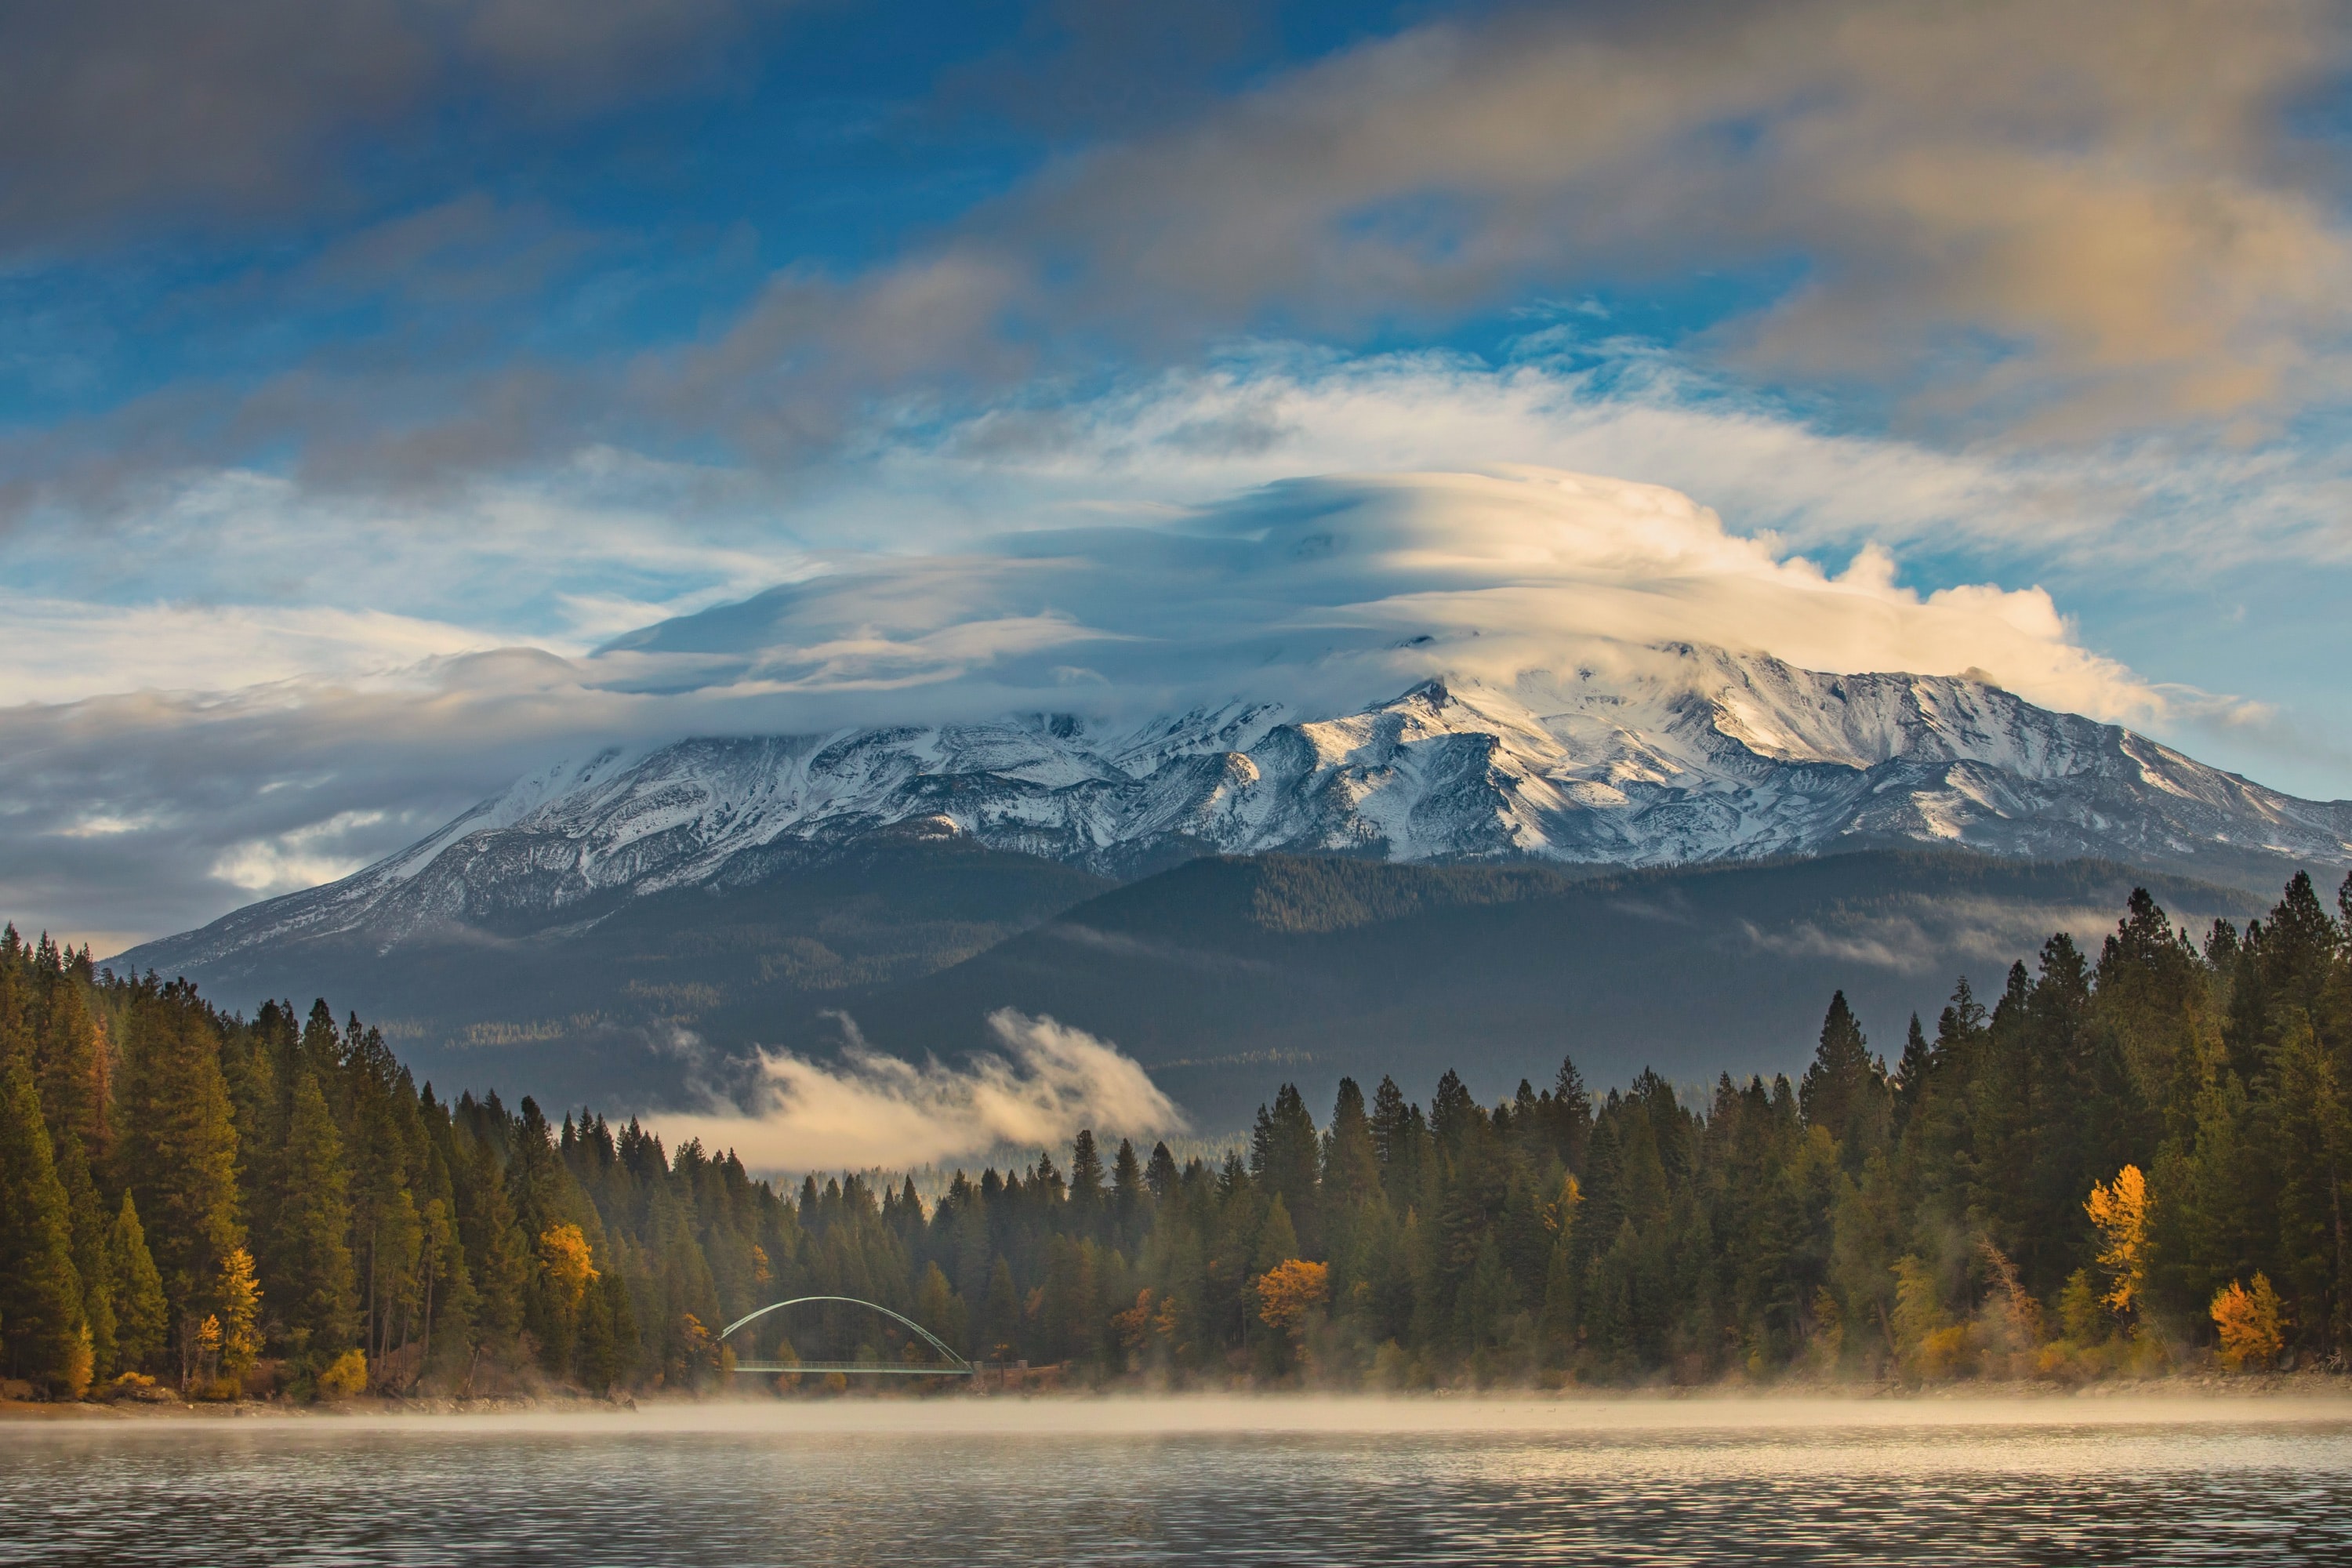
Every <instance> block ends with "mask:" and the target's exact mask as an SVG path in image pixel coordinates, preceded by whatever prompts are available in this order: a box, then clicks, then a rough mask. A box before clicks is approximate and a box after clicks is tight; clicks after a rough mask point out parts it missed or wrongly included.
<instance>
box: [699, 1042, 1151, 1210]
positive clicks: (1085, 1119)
mask: <svg viewBox="0 0 2352 1568" xmlns="http://www.w3.org/2000/svg"><path fill="white" fill-rule="evenodd" d="M988 1022H989V1026H990V1028H991V1029H992V1030H993V1031H994V1033H995V1035H996V1038H997V1040H998V1041H999V1043H1000V1044H1001V1045H1002V1046H1003V1052H1002V1054H996V1053H981V1054H979V1055H976V1056H974V1057H973V1058H971V1060H970V1061H969V1062H968V1063H966V1064H964V1065H962V1066H957V1067H950V1066H944V1065H942V1064H940V1062H937V1061H929V1062H925V1063H921V1064H917V1063H914V1062H908V1061H901V1060H899V1059H898V1058H896V1057H890V1056H885V1055H883V1054H882V1053H880V1052H878V1051H876V1050H873V1049H871V1048H870V1047H866V1046H865V1045H864V1044H863V1043H862V1042H859V1041H857V1040H856V1039H855V1038H854V1037H853V1039H852V1042H851V1044H850V1046H849V1047H848V1048H847V1049H846V1050H845V1051H844V1052H843V1053H842V1056H841V1058H840V1059H839V1060H837V1061H832V1062H818V1061H813V1060H810V1059H809V1058H805V1057H801V1056H797V1055H795V1054H793V1052H790V1051H769V1052H762V1053H761V1056H760V1067H759V1076H758V1078H757V1079H756V1081H755V1083H754V1084H753V1086H752V1089H751V1095H750V1097H749V1098H750V1106H749V1109H747V1110H729V1111H724V1112H720V1113H717V1114H702V1115H677V1116H663V1117H660V1118H659V1119H658V1125H659V1128H660V1130H661V1131H662V1132H663V1133H665V1134H666V1135H667V1136H669V1137H670V1138H672V1139H674V1140H677V1139H687V1138H699V1139H701V1140H702V1142H703V1143H704V1144H705V1145H706V1146H708V1147H709V1148H712V1149H732V1150H734V1151H735V1152H737V1153H738V1154H740V1156H741V1157H742V1158H743V1160H744V1161H745V1163H748V1164H750V1165H751V1166H752V1167H754V1168H755V1169H760V1170H791V1171H808V1170H864V1169H867V1168H870V1167H872V1166H876V1165H886V1164H887V1165H893V1166H906V1165H920V1164H928V1163H934V1162H937V1161H942V1160H954V1159H961V1158H969V1157H971V1156H972V1155H976V1154H983V1153H986V1152H988V1151H990V1150H992V1149H995V1148H998V1147H1000V1146H1003V1145H1012V1146H1014V1147H1018V1148H1027V1149H1037V1148H1045V1147H1048V1146H1053V1145H1059V1144H1062V1143H1066V1142H1069V1140H1070V1139H1071V1137H1072V1136H1073V1135H1075V1134H1076V1132H1077V1131H1078V1130H1079V1129H1081V1128H1091V1129H1093V1130H1094V1131H1095V1132H1096V1133H1097V1135H1098V1136H1102V1137H1107V1138H1151V1137H1157V1136H1159V1135H1160V1134H1162V1133H1166V1132H1172V1131H1180V1130H1181V1129H1182V1127H1183V1126H1184V1118H1183V1116H1182V1114H1181V1112H1179V1111H1178V1110H1177V1109H1176V1106H1175V1103H1174V1102H1173V1101H1171V1100H1170V1099H1169V1098H1168V1097H1167V1096H1166V1095H1164V1094H1162V1093H1161V1092H1160V1090H1159V1089H1157V1088H1156V1087H1154V1086H1153V1084H1152V1082H1151V1079H1150V1076H1149V1075H1148V1074H1146V1073H1145V1072H1144V1070H1143V1068H1142V1067H1141V1066H1140V1065H1139V1064H1138V1063H1137V1062H1136V1061H1135V1060H1134V1059H1133V1058H1130V1057H1129V1056H1127V1055H1126V1054H1124V1053H1123V1052H1121V1051H1120V1050H1119V1049H1118V1047H1116V1046H1114V1045H1112V1044H1111V1043H1110V1042H1108V1040H1101V1039H1097V1038H1096V1037H1094V1036H1092V1035H1089V1034H1087V1033H1086V1032H1085V1031H1084V1030H1082V1029H1073V1028H1070V1027H1068V1026H1066V1025H1062V1024H1058V1023H1056V1022H1055V1021H1054V1020H1053V1019H1052V1018H1045V1017H1038V1018H1032V1017H1029V1016H1025V1015H1024V1014H1021V1013H1016V1012H1014V1011H1013V1010H1012V1009H1010V1008H1006V1009H1003V1010H1002V1011H1000V1012H997V1013H993V1014H992V1015H990V1016H989V1020H988Z"/></svg>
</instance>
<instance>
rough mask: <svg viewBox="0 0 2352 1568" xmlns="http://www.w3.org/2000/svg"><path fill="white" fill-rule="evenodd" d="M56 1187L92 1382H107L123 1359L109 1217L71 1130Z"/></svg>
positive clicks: (59, 1163)
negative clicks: (67, 1223)
mask: <svg viewBox="0 0 2352 1568" xmlns="http://www.w3.org/2000/svg"><path fill="white" fill-rule="evenodd" d="M57 1166H58V1183H59V1184H60V1185H62V1186H63V1187H64V1188H65V1193H66V1208H67V1212H68V1214H69V1215H70V1216H71V1221H72V1230H73V1264H74V1273H75V1274H76V1275H77V1276H78V1277H79V1279H80V1280H81V1299H82V1321H83V1322H84V1323H85V1324H86V1325H87V1326H88V1329H89V1346H90V1370H91V1373H92V1375H93V1376H94V1377H96V1378H99V1379H100V1380H103V1379H106V1378H110V1377H112V1376H113V1375H114V1373H115V1372H116V1370H117V1368H116V1362H117V1358H118V1355H119V1348H118V1346H117V1345H116V1342H115V1320H114V1269H113V1268H112V1266H111V1263H110V1259H109V1258H108V1256H107V1246H106V1232H107V1225H106V1211H105V1210H104V1209H102V1208H101V1207H100V1206H99V1196H98V1187H97V1185H96V1184H94V1183H92V1182H91V1180H90V1175H89V1160H87V1159H86V1158H84V1156H83V1154H82V1147H81V1140H80V1139H79V1138H78V1137H76V1136H75V1135H74V1132H73V1131H72V1130H71V1129H70V1128H68V1130H67V1131H66V1132H65V1133H64V1135H63V1137H62V1139H61V1140H60V1142H59V1143H58V1161H57Z"/></svg>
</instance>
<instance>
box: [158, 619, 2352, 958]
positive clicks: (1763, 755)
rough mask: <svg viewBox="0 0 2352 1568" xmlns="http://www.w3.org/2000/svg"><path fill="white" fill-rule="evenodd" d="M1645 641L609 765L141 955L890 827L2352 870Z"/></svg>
mask: <svg viewBox="0 0 2352 1568" xmlns="http://www.w3.org/2000/svg"><path fill="white" fill-rule="evenodd" d="M1656 652H1657V653H1658V655H1659V656H1660V657H1659V658H1657V659H1656V660H1655V661H1654V664H1652V665H1650V666H1647V667H1644V668H1646V671H1647V672H1646V673H1640V674H1633V675H1626V674H1622V673H1614V674H1606V675H1604V674H1601V673H1598V672H1595V671H1592V670H1581V669H1580V670H1573V671H1569V672H1565V673H1560V674H1541V675H1536V676H1529V677H1525V678H1522V679H1520V680H1518V681H1517V682H1516V683H1514V684H1513V685H1512V686H1510V687H1509V688H1507V689H1505V688H1497V687H1493V686H1486V685H1479V684H1475V683H1469V682H1461V681H1449V680H1444V679H1438V680H1431V681H1428V682H1425V683H1423V684H1422V685H1420V686H1417V687H1415V688H1414V689H1412V690H1409V691H1407V692H1405V693H1403V694H1402V695H1401V696H1398V697H1396V698H1394V699H1392V700H1388V701H1384V702H1380V703H1377V704H1375V705H1373V706H1370V707H1368V708H1365V709H1363V710H1360V711H1357V712H1350V713H1343V714H1339V715H1337V716H1318V715H1308V714H1300V713H1295V712H1291V711H1289V710H1286V709H1285V708H1284V707H1283V706H1282V705H1280V704H1278V703H1252V702H1246V701H1236V702H1234V703H1230V704H1228V705H1226V706H1223V707H1220V708H1215V709H1210V710H1198V711H1193V712H1189V713H1184V714H1181V715H1176V716H1172V717H1167V718H1162V719H1157V720H1154V721H1150V722H1149V723H1145V724H1141V725H1138V726H1134V727H1131V728H1119V729H1116V730H1104V729H1097V728H1095V727H1091V726H1089V725H1087V723H1085V722H1082V721H1078V720H1076V719H1072V718H1067V717H1055V716H1038V717H1032V718H1024V719H1008V720H1005V721H999V722H992V723H952V724H940V725H935V726H926V727H904V728H887V729H866V730H855V731H837V732H833V733H824V734H808V735H789V736H760V737H740V738H713V739H699V740H689V741H684V742H678V743H677V744H674V745H669V746H666V747H663V748H661V749H659V750H656V751H652V752H640V753H634V754H633V753H629V752H620V751H611V752H603V753H601V754H599V755H596V756H594V757H591V758H589V759H588V760H586V761H585V762H581V763H567V764H564V765H562V766H559V767H555V768H551V769H549V770H547V771H546V772H544V773H540V774H537V775H535V776H533V777H531V778H529V779H526V780H523V781H522V782H520V783H519V784H516V785H515V786H514V787H512V788H511V789H509V790H508V791H507V792H506V793H505V794H503V795H499V796H496V797H495V798H493V799H490V800H488V801H485V802H484V803H482V804H481V805H478V806H477V807H475V808H474V809H473V810H472V811H469V812H467V814H465V815H464V816H460V817H459V818H457V820H456V821H454V822H452V823H450V824H449V825H448V826H446V827H444V828H443V829H442V830H441V831H440V832H438V833H436V834H434V835H433V836H432V837H429V838H426V839H425V840H424V841H423V842H421V843H419V844H416V845H415V846H413V847H410V848H408V849H405V850H404V851H402V852H401V853H399V854H397V855H394V856H393V857H391V858H388V859H385V860H383V861H381V862H379V863H377V864H375V865H373V866H371V867H369V868H366V869H364V870H362V871H360V872H358V873H356V874H354V875H352V876H351V877H349V878H346V879H343V880H341V881H340V882H335V883H332V884H330V885H328V886H325V887H321V888H316V889H310V890H308V891H305V892H300V893H296V894H292V895H289V896H287V897H284V898H279V899H276V900H269V901H268V902H266V903H262V904H257V905H254V906H252V907H251V908H249V909H247V910H240V911H238V912H237V913H236V914H233V915H230V916H228V917H226V919H224V920H222V921H216V922H215V924H213V925H211V926H208V927H206V928H205V929H204V930H203V931H194V932H190V933H188V934H187V935H185V936H181V937H175V938H171V939H167V940H166V941H164V942H157V943H153V944H151V945H150V946H149V947H147V948H143V949H139V950H135V951H134V952H132V953H131V954H127V955H125V956H126V958H127V959H129V960H130V961H131V962H132V963H134V964H135V965H138V966H142V967H143V966H146V965H149V964H152V965H155V966H158V967H164V968H171V967H175V966H177V967H185V968H194V967H200V966H203V965H205V964H207V963H215V962H217V961H219V960H220V959H222V958H224V957H226V956H227V955H229V954H232V953H235V952H238V951H240V950H245V949H249V948H253V947H255V946H257V945H260V944H268V943H274V942H284V941H288V940H299V939H302V938H307V937H321V936H329V935H336V934H343V933H349V934H352V935H357V936H361V937H362V938H363V939H364V940H366V941H369V942H374V943H379V944H381V945H382V946H384V947H391V946H396V945H398V944H399V943H401V942H403V940H404V938H407V937H409V936H412V935H415V934H419V933H422V932H425V931H447V930H450V929H452V928H465V927H477V928H486V929H492V930H497V929H511V928H515V927H518V926H520V927H530V928H537V929H544V928H545V927H547V926H549V925H551V924H562V922H563V921H566V920H567V919H575V918H576V919H580V920H588V919H593V918H595V917H596V915H597V913H598V912H599V911H600V910H606V909H609V908H611V907H612V906H613V904H614V901H615V900H625V899H626V898H628V897H631V896H633V895H642V894H647V893H653V892H658V891H662V890H666V889H675V888H679V887H688V886H695V885H701V884H718V885H720V886H725V885H729V884H730V883H736V882H740V881H744V880H750V879H759V878H761V877H766V876H772V875H774V874H776V873H777V871H778V869H779V868H780V867H781V866H782V865H784V864H787V863H788V862H789V861H790V860H791V859H792V858H794V857H803V856H805V855H806V854H808V853H811V852H815V853H824V852H827V851H829V850H831V849H835V848H838V847H845V846H850V845H854V844H856V843H858V842H859V841H861V840H867V839H870V838H872V837H874V836H877V835H887V836H893V837H955V836H970V837H972V838H975V839H977V840H979V841H980V842H982V843H983V844H985V845H987V846H989V847H992V848H997V849H1004V850H1013V851H1018V852H1021V853H1024V854H1029V855H1035V856H1043V857H1048V858H1055V859H1060V860H1064V861H1067V862H1071V863H1074V864H1077V865H1082V866H1086V867H1087V868H1092V869H1096V870H1100V871H1108V872H1109V873H1111V874H1114V875H1118V874H1121V873H1123V872H1127V871H1131V870H1134V869H1137V868H1142V867H1146V866H1150V865H1157V864H1165V863H1167V862H1168V861H1169V860H1171V859H1172V858H1181V856H1183V855H1186V854H1198V853H1209V852H1226V853H1238V854H1248V853H1256V852H1262V851H1271V850H1289V851H1339V852H1351V853H1359V854H1365V855H1371V856H1378V857H1384V858H1389V859H1392V860H1403V861H1427V860H1461V859H1501V858H1538V859H1547V860H1553V861H1562V862H1571V863H1582V864H1597V865H1612V866H1658V865H1671V864H1678V863H1685V862H1693V861H1709V860H1726V859H1752V858H1765V857H1772V856H1785V855H1808V854H1818V853H1822V852H1827V851H1832V850H1835V849H1839V848H1843V847H1874V846H1885V845H1889V844H1900V843H1905V842H1911V843H1918V844H1927V845H1945V846H1953V847H1971V848H1976V849H1979V850H1983V851H1988V852H1991V853H1995V854H2000V855H2009V856H2021V857H2034V858H2061V857H2071V856H2085V855H2087V856H2097V857H2103V858H2112V859H2116V860H2121V861H2126V862H2133V863H2141V864H2165V865H2170V866H2175V867H2179V866H2183V865H2186V866H2189V867H2198V866H2205V865H2214V864H2216V863H2218V862H2219V861H2220V860H2222V859H2224V858H2228V857H2230V856H2232V855H2235V856H2248V855H2252V856H2276V857H2282V858H2291V859H2295V860H2302V861H2307V862H2317V863H2323V864H2329V865H2344V864H2347V863H2352V802H2341V801H2339V802H2334V803H2320V802H2313V801H2305V800H2298V799H2295V798H2294V797H2292V796H2288V795H2281V794H2279V793H2277V792H2275V791H2273V790H2268V789H2264V788H2263V787H2261V786H2260V785H2257V784H2252V783H2250V782H2248V781H2247V780H2245V779H2243V778H2241V777H2239V776H2237V775H2236V774H2232V773H2222V772H2221V771H2219V770H2217V769H2213V768H2210V767H2207V766H2205V765H2203V764H2202V763H2198V762H2196V761H2194V760H2192V759H2190V758H2189V757H2187V756H2184V755H2182V754H2181V753H2179V752H2175V751H2173V750H2171V749H2169V748H2168V747H2165V746H2162V745H2159V744H2158V743H2156V742H2153V741H2150V740H2148V739H2147V738H2146V737H2144V736H2142V735H2139V734H2137V733H2134V732H2133V731H2129V730H2126V729H2122V728H2119V727H2117V726H2116V725H2112V724H2104V723H2099V722H2095V721H2091V720H2088V719H2084V718H2079V717H2075V716H2072V715H2068V714H2062V713H2053V712H2051V711H2049V710H2044V709H2041V708H2037V707H2035V706H2033V705H2032V704H2031V703H2028V702H2026V701H2023V700H2021V699H2019V698H2017V697H2015V696H2012V695H2011V694H2010V693H2009V692H2007V691H2004V690H2002V689H2000V688H1998V687H1994V686H1991V685H1988V684H1985V683H1982V682H1979V681H1976V680H1971V679H1960V678H1954V677H1927V676H1912V675H1829V674H1821V673H1817V672H1814V671H1810V670H1803V669H1799V668H1793V667H1791V666H1790V665H1787V664H1784V663H1782V662H1780V661H1779V660H1777V659H1773V658H1767V657H1762V656H1758V655H1734V654H1730V653H1726V652H1723V651H1721V650H1718V649H1714V648H1706V647H1680V646H1678V647H1671V648H1664V649H1659V650H1656Z"/></svg>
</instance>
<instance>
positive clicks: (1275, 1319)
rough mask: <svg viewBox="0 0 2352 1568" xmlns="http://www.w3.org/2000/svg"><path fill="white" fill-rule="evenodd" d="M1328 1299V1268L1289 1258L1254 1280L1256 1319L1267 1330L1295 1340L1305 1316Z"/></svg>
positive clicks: (1302, 1325)
mask: <svg viewBox="0 0 2352 1568" xmlns="http://www.w3.org/2000/svg"><path fill="white" fill-rule="evenodd" d="M1330 1295H1331V1269H1330V1267H1329V1265H1328V1264H1322V1263H1309V1262H1307V1260H1306V1259H1305V1258H1291V1259H1289V1260H1288V1261H1287V1262H1284V1263H1278V1264H1276V1265H1275V1266H1274V1267H1273V1268H1269V1269H1267V1270H1266V1271H1265V1273H1263V1274H1261V1275H1259V1276H1258V1279H1257V1315H1258V1318H1259V1320H1260V1321H1263V1322H1264V1323H1265V1326H1266V1327H1268V1328H1270V1329H1279V1330H1281V1331H1283V1332H1284V1333H1286V1334H1288V1335H1290V1336H1291V1337H1292V1338H1293V1339H1294V1340H1295V1339H1297V1337H1298V1335H1299V1333H1300V1331H1301V1330H1302V1329H1303V1327H1304V1325H1305V1323H1306V1321H1307V1313H1309V1312H1311V1311H1313V1310H1315V1309H1316V1308H1317V1307H1319V1306H1321V1305H1322V1304H1323V1303H1324V1302H1325V1301H1326V1300H1328V1299H1329V1298H1330Z"/></svg>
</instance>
